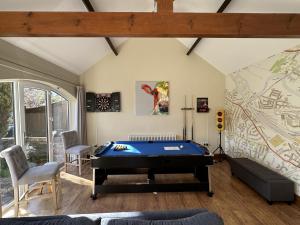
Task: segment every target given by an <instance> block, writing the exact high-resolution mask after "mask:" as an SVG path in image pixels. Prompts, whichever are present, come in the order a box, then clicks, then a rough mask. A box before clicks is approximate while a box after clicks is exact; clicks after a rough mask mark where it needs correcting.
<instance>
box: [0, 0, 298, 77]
mask: <svg viewBox="0 0 300 225" xmlns="http://www.w3.org/2000/svg"><path fill="white" fill-rule="evenodd" d="M223 1H224V0H175V2H174V11H175V12H216V11H217V9H218V8H219V6H220V5H221V4H222V2H223ZM91 2H92V4H93V6H94V8H95V9H96V10H97V11H103V12H105V11H135V12H138V11H140V12H151V11H153V10H154V0H91ZM299 9H300V0H232V2H231V3H230V5H229V7H228V8H227V9H226V10H225V13H226V12H278V13H284V12H289V13H291V12H295V13H299ZM0 10H1V11H4V10H9V11H21V10H22V11H23V10H30V11H86V8H85V7H84V5H83V3H82V1H81V0H51V1H49V0H22V1H20V0H1V1H0ZM3 39H4V40H6V41H8V42H10V43H12V44H14V45H16V46H18V47H21V48H23V49H25V50H27V51H30V52H32V53H33V54H36V55H38V56H40V57H42V58H44V59H46V60H48V61H50V62H52V63H55V64H57V65H59V66H61V67H63V68H65V69H67V70H70V71H71V72H73V73H75V74H78V75H80V74H82V73H84V72H85V71H86V70H87V69H88V68H90V67H91V66H92V65H94V64H95V63H96V62H98V61H99V60H100V59H102V58H103V57H104V56H105V55H107V54H111V53H112V52H111V50H110V48H109V46H108V45H107V43H106V42H105V40H104V38H3ZM125 40H126V38H112V41H113V43H114V45H115V46H119V45H120V44H121V43H122V42H124V41H125ZM178 40H179V41H180V42H182V43H183V44H184V45H185V46H186V47H187V48H189V47H190V46H191V45H192V43H193V42H194V41H195V39H193V38H184V39H178ZM297 44H300V39H224V38H219V39H216V38H210V39H203V40H202V41H201V42H200V43H199V45H198V47H197V48H196V49H195V50H194V53H193V54H198V55H200V56H201V57H202V58H204V59H205V60H207V61H208V62H209V63H211V64H212V65H213V66H215V67H216V68H217V69H219V70H220V71H221V72H223V73H224V74H228V73H231V72H233V71H236V70H238V69H241V68H243V67H245V66H247V65H250V64H252V63H254V62H257V61H259V60H261V59H264V58H266V57H268V56H271V55H273V54H275V53H278V52H280V51H282V50H285V49H287V48H290V47H292V46H295V45H297ZM120 54H122V52H120ZM116 57H117V56H116ZM187 57H188V56H187Z"/></svg>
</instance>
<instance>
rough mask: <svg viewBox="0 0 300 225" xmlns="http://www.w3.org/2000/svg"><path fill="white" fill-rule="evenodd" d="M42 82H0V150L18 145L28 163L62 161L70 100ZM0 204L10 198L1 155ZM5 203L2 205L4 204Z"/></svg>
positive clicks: (6, 174)
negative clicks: (62, 137)
mask: <svg viewBox="0 0 300 225" xmlns="http://www.w3.org/2000/svg"><path fill="white" fill-rule="evenodd" d="M63 93H64V92H61V91H58V90H54V88H52V87H51V86H47V85H45V84H41V83H36V82H29V81H15V82H0V151H2V150H3V149H6V148H8V147H10V146H12V145H15V144H18V145H21V146H22V148H23V150H24V152H25V155H26V157H27V159H28V162H29V165H30V166H36V165H40V164H43V163H45V162H48V161H59V162H63V161H64V151H63V144H62V139H61V137H60V134H61V132H63V131H67V130H69V110H70V107H69V106H70V101H69V100H68V99H67V98H65V97H64V95H63ZM0 193H1V195H2V205H3V206H5V207H7V206H9V205H10V203H12V200H13V188H12V182H11V178H10V174H9V169H8V167H7V165H6V162H5V159H1V158H0ZM5 207H4V208H5Z"/></svg>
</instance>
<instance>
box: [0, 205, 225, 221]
mask: <svg viewBox="0 0 300 225" xmlns="http://www.w3.org/2000/svg"><path fill="white" fill-rule="evenodd" d="M0 224H1V225H23V224H24V225H26V224H27V225H71V224H72V225H82V224H85V225H223V224H224V223H223V220H222V219H221V217H219V216H218V215H217V214H215V213H212V212H208V211H207V210H206V209H187V210H173V211H153V212H116V213H95V214H80V215H70V216H46V217H24V218H7V219H0Z"/></svg>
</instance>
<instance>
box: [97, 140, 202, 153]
mask: <svg viewBox="0 0 300 225" xmlns="http://www.w3.org/2000/svg"><path fill="white" fill-rule="evenodd" d="M116 145H122V146H126V147H127V149H126V150H122V151H116V150H114V148H115V146H116ZM181 145H182V146H183V148H180V150H165V147H180V146H181ZM205 152H206V148H205V147H202V146H199V145H198V144H196V143H193V142H186V141H153V142H148V141H117V142H112V143H110V144H108V145H107V146H106V147H105V148H104V149H103V151H101V152H99V153H97V154H96V156H157V155H158V156H164V155H165V156H174V155H204V154H205Z"/></svg>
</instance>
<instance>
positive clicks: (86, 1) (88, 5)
mask: <svg viewBox="0 0 300 225" xmlns="http://www.w3.org/2000/svg"><path fill="white" fill-rule="evenodd" d="M82 2H83V4H84V6H85V7H86V9H87V10H88V11H89V12H95V9H94V7H93V5H92V3H91V2H90V0H82ZM105 41H106V42H107V44H108V45H109V47H110V49H111V50H112V51H113V53H114V54H115V56H117V55H118V51H117V49H116V48H115V46H114V44H113V43H112V41H111V40H110V38H109V37H105Z"/></svg>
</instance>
